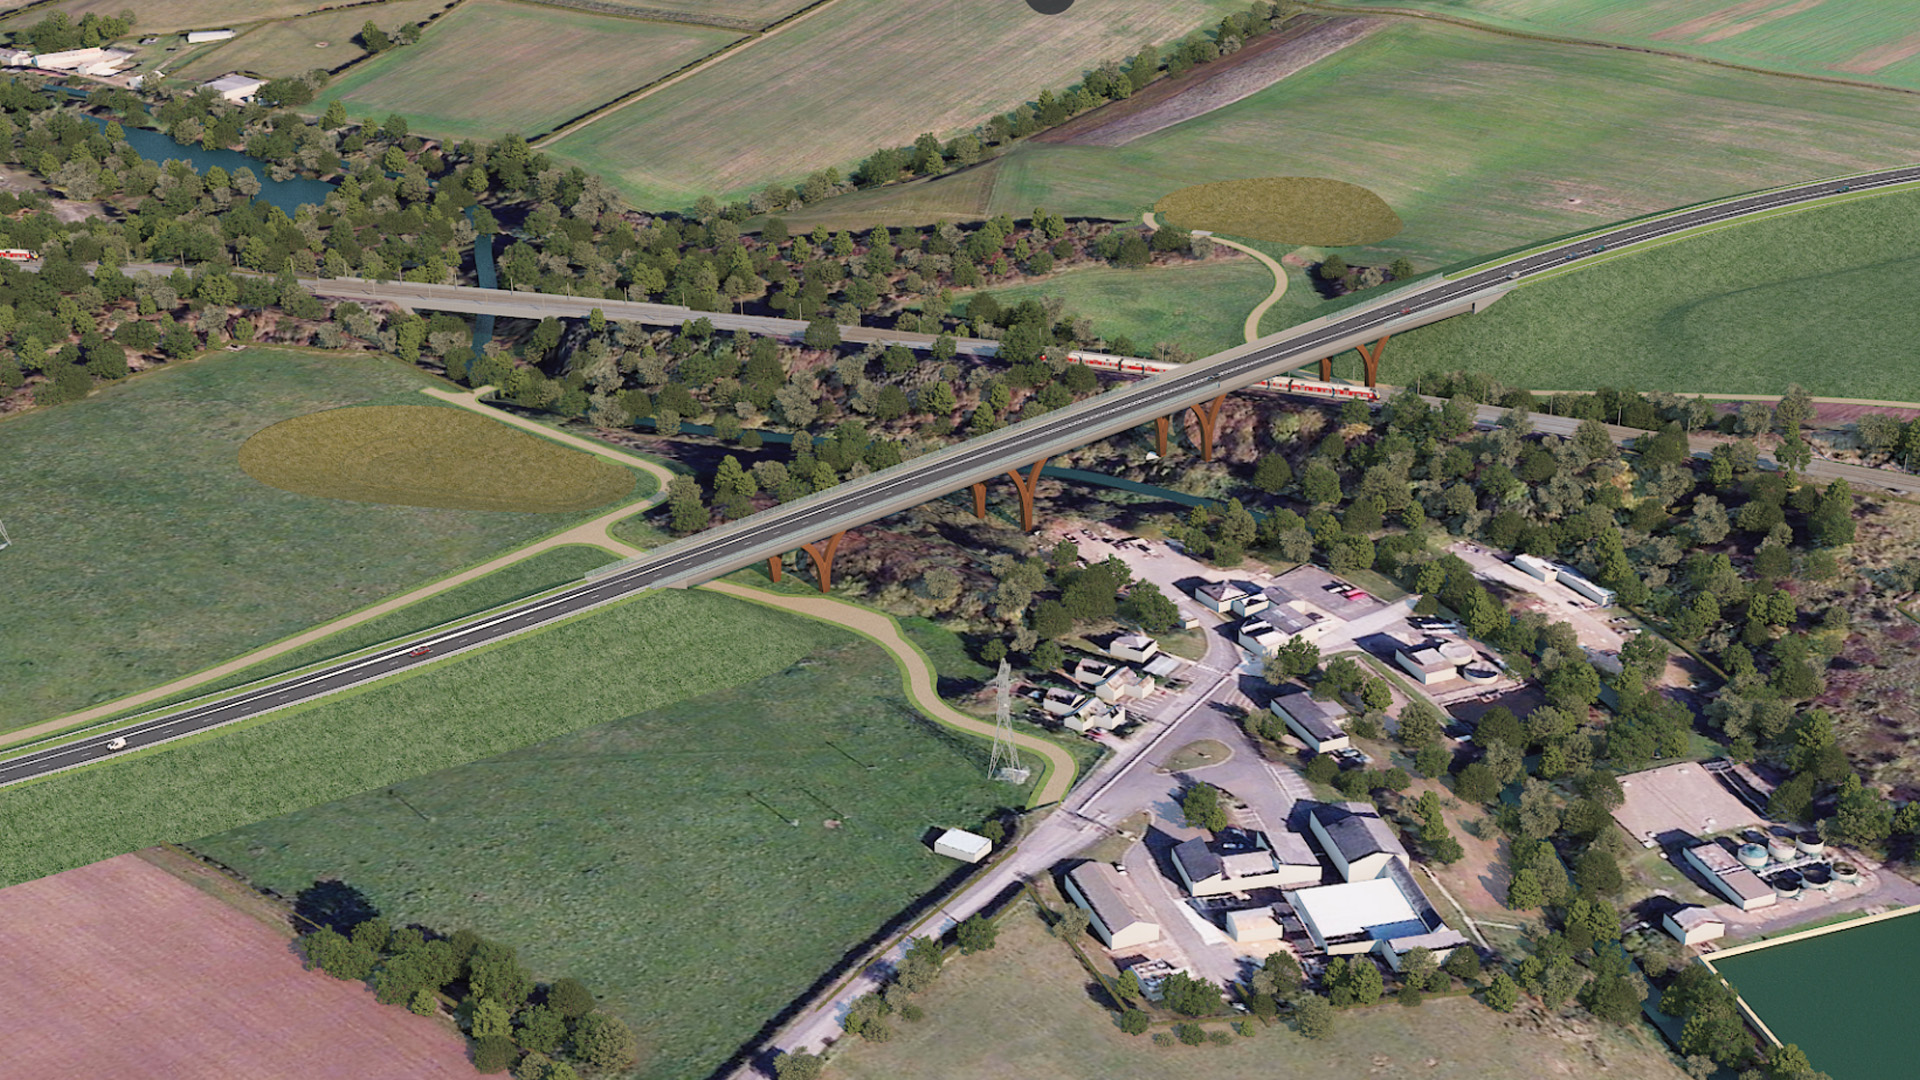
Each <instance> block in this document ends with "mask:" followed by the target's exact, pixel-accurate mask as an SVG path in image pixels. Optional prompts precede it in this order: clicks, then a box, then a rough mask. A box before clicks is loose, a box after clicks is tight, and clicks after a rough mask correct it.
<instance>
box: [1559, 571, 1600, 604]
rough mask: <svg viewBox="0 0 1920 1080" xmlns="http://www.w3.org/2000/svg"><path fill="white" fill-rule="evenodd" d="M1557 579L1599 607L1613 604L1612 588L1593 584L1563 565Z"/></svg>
mask: <svg viewBox="0 0 1920 1080" xmlns="http://www.w3.org/2000/svg"><path fill="white" fill-rule="evenodd" d="M1559 581H1560V584H1562V585H1565V586H1566V587H1567V588H1569V589H1572V590H1573V591H1574V592H1577V593H1579V594H1580V595H1581V596H1584V597H1586V598H1587V599H1589V600H1591V601H1593V602H1594V603H1596V604H1598V605H1600V606H1601V607H1612V606H1613V590H1612V589H1606V588H1602V587H1600V586H1598V585H1595V584H1594V583H1593V582H1591V581H1588V580H1587V579H1586V578H1583V577H1581V576H1580V575H1579V574H1576V573H1574V572H1573V571H1572V570H1569V569H1568V568H1566V567H1564V566H1563V567H1561V568H1560V573H1559Z"/></svg>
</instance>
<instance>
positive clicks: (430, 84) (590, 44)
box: [309, 0, 739, 139]
mask: <svg viewBox="0 0 1920 1080" xmlns="http://www.w3.org/2000/svg"><path fill="white" fill-rule="evenodd" d="M738 37H739V35H738V34H735V33H732V32H730V31H726V30H717V29H714V28H712V27H705V26H694V25H691V24H688V23H670V22H642V21H640V20H637V19H626V18H619V17H615V16H611V15H595V14H591V13H589V12H584V11H570V10H567V9H565V8H556V7H540V6H535V5H532V4H520V3H512V2H509V0H468V2H467V3H465V4H463V5H461V7H460V9H459V10H457V11H454V12H452V13H450V14H448V15H446V16H445V17H443V18H441V19H440V20H439V21H437V22H435V23H434V24H433V25H432V26H430V27H428V28H427V31H426V33H424V34H422V35H421V37H420V41H419V42H418V43H417V44H414V45H410V46H407V47H405V48H400V49H394V50H393V51H392V52H390V53H386V54H383V55H381V56H377V57H375V58H374V59H372V60H369V61H367V62H366V63H364V64H360V65H358V66H356V67H354V68H353V69H352V70H350V71H348V72H347V73H346V74H344V75H342V76H341V77H340V78H339V79H337V80H336V81H334V82H333V83H331V84H329V85H328V86H327V88H326V90H325V91H324V92H323V93H322V94H321V97H320V98H319V99H318V100H316V101H315V102H314V103H313V105H312V106H310V107H309V111H317V110H319V109H324V108H325V107H326V102H328V101H332V100H334V99H335V98H338V99H339V100H340V101H342V102H343V103H345V105H346V107H347V114H348V115H349V116H353V117H356V118H360V117H368V116H371V117H375V118H378V117H383V116H386V115H387V114H388V113H400V114H401V115H403V116H405V117H406V118H407V121H408V123H409V124H410V125H411V126H412V127H413V129H414V130H415V131H417V132H419V133H421V134H424V135H436V136H440V137H442V138H450V139H461V138H476V139H495V138H499V137H500V136H501V135H505V134H508V133H518V134H522V135H528V136H531V135H535V134H538V133H540V132H543V131H546V130H548V129H550V128H552V127H554V126H555V125H557V124H560V123H562V122H564V121H566V120H569V119H572V118H573V117H575V116H578V115H580V114H581V113H584V112H586V111H587V110H589V109H591V108H593V107H594V106H595V105H598V104H601V103H602V102H606V101H611V100H613V99H614V98H617V97H619V96H620V95H621V94H624V93H626V92H628V91H630V90H633V89H634V88H636V87H639V86H643V85H645V84H647V83H649V82H652V81H653V80H654V79H657V78H659V77H661V76H663V75H666V74H668V73H670V72H672V71H674V70H675V69H677V68H680V67H682V66H684V65H686V64H690V63H692V62H693V61H695V60H698V59H699V58H701V57H702V56H705V55H707V54H708V53H711V52H713V51H714V50H716V49H719V48H720V47H722V46H724V45H726V44H727V43H728V42H730V41H733V40H735V39H736V38H738Z"/></svg>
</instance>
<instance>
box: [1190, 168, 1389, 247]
mask: <svg viewBox="0 0 1920 1080" xmlns="http://www.w3.org/2000/svg"><path fill="white" fill-rule="evenodd" d="M1153 208H1154V209H1155V210H1156V211H1158V212H1159V214H1160V216H1161V218H1162V219H1163V220H1165V221H1166V222H1168V223H1169V224H1173V225H1178V226H1180V227H1181V228H1183V229H1196V230H1197V229H1205V230H1207V231H1209V232H1216V233H1224V234H1226V235H1228V236H1239V237H1245V238H1246V239H1249V240H1265V241H1267V242H1269V243H1276V244H1318V245H1320V246H1322V247H1351V246H1354V245H1357V244H1377V243H1380V242H1381V241H1383V240H1386V239H1387V238H1388V237H1391V236H1393V235H1394V234H1395V233H1397V232H1399V231H1400V229H1401V227H1402V226H1401V224H1400V218H1399V217H1398V216H1396V215H1395V214H1394V212H1393V208H1392V207H1390V206H1388V205H1387V204H1386V202H1385V200H1383V199H1381V198H1380V196H1378V195H1375V194H1374V193H1373V192H1371V191H1368V190H1367V189H1366V188H1363V187H1360V186H1359V185H1357V184H1349V183H1347V182H1345V181H1343V180H1328V179H1326V178H1324V177H1317V176H1263V177H1258V178H1255V179H1250V180H1217V181H1215V182H1213V183H1211V184H1195V185H1194V186H1193V187H1189V188H1181V189H1180V190H1179V191H1176V192H1173V193H1172V194H1170V195H1168V196H1167V197H1166V198H1163V199H1161V200H1160V201H1159V202H1157V203H1154V204H1153Z"/></svg>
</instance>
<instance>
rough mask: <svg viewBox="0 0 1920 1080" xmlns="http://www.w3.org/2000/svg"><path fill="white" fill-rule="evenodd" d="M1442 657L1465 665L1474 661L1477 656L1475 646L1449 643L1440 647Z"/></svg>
mask: <svg viewBox="0 0 1920 1080" xmlns="http://www.w3.org/2000/svg"><path fill="white" fill-rule="evenodd" d="M1440 655H1441V656H1442V657H1443V658H1445V659H1447V660H1451V661H1453V662H1454V663H1456V664H1464V663H1467V662H1468V661H1470V660H1472V659H1473V658H1474V656H1475V655H1476V654H1475V653H1474V651H1473V646H1471V645H1469V644H1467V643H1466V642H1464V641H1449V642H1447V643H1446V644H1445V645H1442V646H1440Z"/></svg>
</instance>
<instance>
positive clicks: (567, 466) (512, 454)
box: [239, 405, 634, 514]
mask: <svg viewBox="0 0 1920 1080" xmlns="http://www.w3.org/2000/svg"><path fill="white" fill-rule="evenodd" d="M239 460H240V467H241V468H242V469H244V470H246V473H247V475H248V476H251V477H253V478H254V479H255V480H258V481H260V482H261V483H263V484H267V485H269V486H272V487H277V488H280V489H281V490H283V491H291V492H295V493H297V494H301V495H313V496H316V497H319V498H327V499H346V500H350V501H353V502H371V503H393V504H397V505H400V506H432V507H441V508H444V509H451V510H508V511H518V512H521V513H530V514H556V513H566V512H569V511H579V510H591V509H593V508H594V507H596V506H605V505H606V504H608V503H610V502H612V501H614V500H615V499H618V498H621V497H623V496H625V495H628V494H630V493H632V491H633V484H634V479H633V478H634V474H633V473H632V472H629V471H628V470H626V469H623V468H621V467H620V466H618V465H615V464H613V463H612V462H610V461H607V460H606V459H604V458H598V457H594V456H593V455H591V454H587V453H583V452H581V451H579V450H575V449H573V448H571V447H566V446H562V445H560V444H559V443H556V442H553V441H551V440H549V439H542V438H540V437H539V436H537V435H529V434H527V433H526V432H524V431H520V430H519V429H517V428H511V427H508V426H507V425H505V424H501V423H498V422H496V421H493V420H490V419H488V418H487V417H484V416H481V415H479V414H477V413H472V412H467V411H466V410H464V409H448V408H445V407H442V406H438V405H378V406H363V407H360V408H349V409H330V410H327V411H325V412H317V413H308V414H307V415H305V416H296V417H293V418H291V419H287V420H282V421H280V422H279V423H277V424H275V425H273V426H272V427H269V428H263V429H262V430H260V431H258V432H256V433H254V435H253V437H252V438H250V439H248V440H247V441H246V442H245V443H243V444H242V445H241V447H240V455H239Z"/></svg>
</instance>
